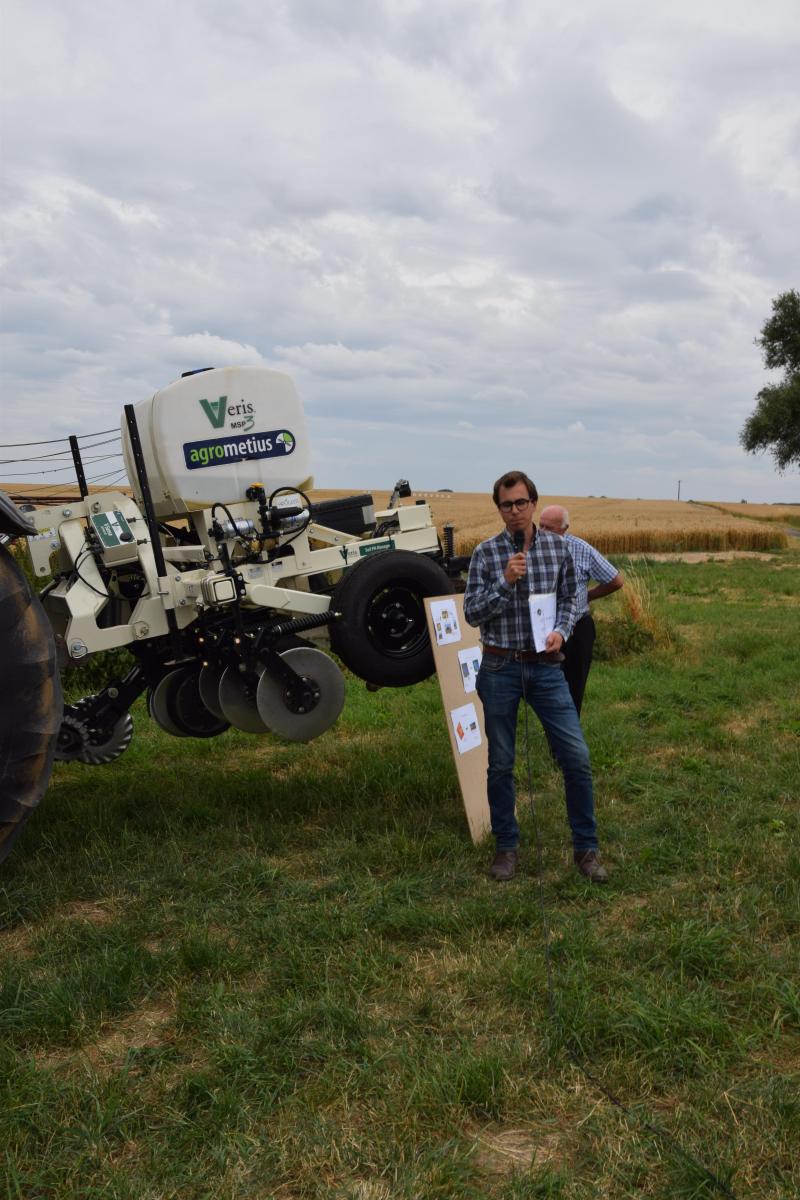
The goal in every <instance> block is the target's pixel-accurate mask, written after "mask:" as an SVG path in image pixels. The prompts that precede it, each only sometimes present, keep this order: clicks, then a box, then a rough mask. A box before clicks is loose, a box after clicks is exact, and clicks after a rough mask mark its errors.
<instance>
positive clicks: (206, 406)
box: [200, 396, 228, 429]
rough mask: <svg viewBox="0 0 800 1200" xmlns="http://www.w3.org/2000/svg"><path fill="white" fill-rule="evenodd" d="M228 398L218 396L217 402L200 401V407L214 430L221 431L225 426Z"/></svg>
mask: <svg viewBox="0 0 800 1200" xmlns="http://www.w3.org/2000/svg"><path fill="white" fill-rule="evenodd" d="M227 405H228V397H227V396H220V398H219V400H201V401H200V407H201V408H202V410H203V412H204V413H205V414H206V416H207V417H208V419H209V421H210V422H211V424H212V426H213V428H214V429H222V426H223V425H224V424H225V415H226V411H225V410H226V408H227Z"/></svg>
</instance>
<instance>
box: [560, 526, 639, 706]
mask: <svg viewBox="0 0 800 1200" xmlns="http://www.w3.org/2000/svg"><path fill="white" fill-rule="evenodd" d="M539 528H540V529H546V530H547V531H548V532H549V533H557V534H559V535H560V536H561V537H563V539H564V541H565V542H566V543H567V546H568V547H569V552H570V554H571V555H572V561H573V562H574V563H575V574H576V575H577V578H578V594H577V602H578V603H577V619H576V621H575V627H574V629H573V630H572V633H571V635H570V637H569V640H568V641H566V642H565V643H564V646H563V647H562V650H563V654H564V674H565V676H566V678H567V684H568V685H569V691H570V695H571V696H572V699H573V701H574V704H575V707H576V708H577V710H578V714H579V715H580V711H581V705H582V704H583V693H584V691H585V689H586V680H587V679H588V678H589V670H590V668H591V665H592V650H593V648H594V639H595V636H596V632H597V631H596V629H595V624H594V620H593V619H592V614H591V613H590V611H589V604H590V602H591V601H592V600H599V599H600V597H601V596H609V595H610V594H611V593H612V592H618V591H619V589H620V588H621V587H622V586H623V584H624V582H625V581H624V580H623V578H622V576H621V575H620V573H619V571H618V570H617V568H616V567H615V566H613V565H612V563H610V562H609V561H608V559H606V558H603V556H602V554H601V553H600V552H599V551H598V550H595V548H594V546H591V545H590V544H589V543H588V542H584V540H583V539H582V538H579V537H575V536H574V534H571V533H568V532H567V530H568V529H569V513H568V512H567V510H566V509H565V508H564V507H563V506H562V505H560V504H550V505H548V506H547V508H545V509H542V512H541V515H540V517H539ZM592 579H594V580H597V582H596V583H595V585H594V587H591V588H590V587H589V581H590V580H592Z"/></svg>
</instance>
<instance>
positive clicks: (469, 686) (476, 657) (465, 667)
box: [458, 646, 483, 695]
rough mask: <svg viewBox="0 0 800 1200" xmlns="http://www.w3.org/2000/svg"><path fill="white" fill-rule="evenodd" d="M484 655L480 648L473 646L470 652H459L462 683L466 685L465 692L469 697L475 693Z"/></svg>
mask: <svg viewBox="0 0 800 1200" xmlns="http://www.w3.org/2000/svg"><path fill="white" fill-rule="evenodd" d="M482 655H483V651H482V650H481V648H480V646H472V647H471V648H470V649H469V650H459V652H458V662H459V666H460V667H461V681H462V683H463V684H464V691H465V692H466V693H467V695H469V693H470V692H474V691H475V685H476V683H477V679H478V671H479V669H480V665H481V657H482Z"/></svg>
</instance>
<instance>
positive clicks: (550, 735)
mask: <svg viewBox="0 0 800 1200" xmlns="http://www.w3.org/2000/svg"><path fill="white" fill-rule="evenodd" d="M523 673H524V674H523ZM523 689H524V690H523ZM477 690H478V695H479V696H480V698H481V703H482V704H483V714H484V721H485V725H486V739H487V741H488V744H489V770H488V772H487V789H486V790H487V794H488V799H489V812H490V814H491V818H492V833H493V834H494V836H495V839H496V842H497V849H498V850H515V849H516V847H517V844H518V842H519V825H518V824H517V818H516V815H515V811H514V810H515V805H516V801H515V795H514V759H515V756H516V741H517V712H518V709H519V704H520V700H522V699H523V698H524V699H525V700H527V702H528V704H530V706H531V708H532V709H533V711H534V712H535V713H536V716H537V717H538V718H539V721H540V722H541V725H542V728H543V729H544V731H545V734H546V735H547V740H548V742H549V743H550V748H551V750H552V752H553V754H554V756H555V758H556V760H557V762H558V765H559V766H560V768H561V770H562V772H563V774H564V792H565V796H566V801H567V817H568V819H569V823H570V828H571V829H572V844H573V846H574V848H575V849H576V850H596V849H597V829H596V826H595V820H594V794H593V790H592V769H591V767H590V765H589V751H588V749H587V746H586V741H585V740H584V736H583V730H582V729H581V723H580V720H579V719H578V714H577V712H576V711H575V705H574V704H573V703H572V698H571V696H570V694H569V688H568V687H567V681H566V679H565V678H564V673H563V672H562V670H561V669H560V667H558V666H556V665H552V666H551V665H550V664H548V663H538V662H533V663H520V662H514V661H513V660H512V659H509V658H500V657H499V656H495V655H489V654H484V656H483V661H482V662H481V668H480V671H479V672H478V685H477Z"/></svg>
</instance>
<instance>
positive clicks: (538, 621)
mask: <svg viewBox="0 0 800 1200" xmlns="http://www.w3.org/2000/svg"><path fill="white" fill-rule="evenodd" d="M528 604H529V606H530V610H531V629H532V630H533V644H534V646H535V647H536V649H537V650H540V651H541V650H544V648H545V643H546V641H547V635H548V633H552V632H553V630H554V629H555V625H556V594H555V592H537V593H536V594H535V595H533V596H530V597H529V598H528Z"/></svg>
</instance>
